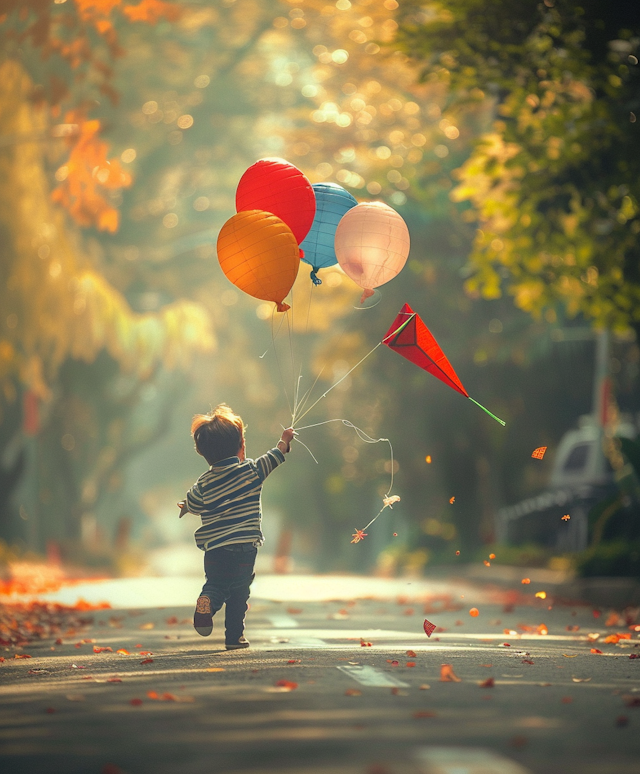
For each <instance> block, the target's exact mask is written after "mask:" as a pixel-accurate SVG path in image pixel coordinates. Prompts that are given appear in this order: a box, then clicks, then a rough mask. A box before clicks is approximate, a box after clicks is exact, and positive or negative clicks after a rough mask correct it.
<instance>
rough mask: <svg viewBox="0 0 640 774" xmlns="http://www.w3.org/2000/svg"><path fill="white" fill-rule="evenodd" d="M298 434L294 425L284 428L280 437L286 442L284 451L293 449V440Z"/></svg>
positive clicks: (281, 440) (282, 441)
mask: <svg viewBox="0 0 640 774" xmlns="http://www.w3.org/2000/svg"><path fill="white" fill-rule="evenodd" d="M295 434H296V431H295V430H294V429H293V428H292V427H288V428H287V429H286V430H283V432H282V437H281V438H280V442H281V443H283V444H284V446H285V450H284V453H285V454H286V453H287V452H289V451H291V441H292V440H293V436H294V435H295Z"/></svg>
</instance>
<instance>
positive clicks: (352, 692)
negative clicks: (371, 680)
mask: <svg viewBox="0 0 640 774" xmlns="http://www.w3.org/2000/svg"><path fill="white" fill-rule="evenodd" d="M344 695H345V696H362V691H359V690H358V689H357V688H347V690H346V691H345V692H344Z"/></svg>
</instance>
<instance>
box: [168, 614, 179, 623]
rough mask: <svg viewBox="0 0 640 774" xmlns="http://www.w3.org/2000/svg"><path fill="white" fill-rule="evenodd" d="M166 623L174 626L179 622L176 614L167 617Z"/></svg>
mask: <svg viewBox="0 0 640 774" xmlns="http://www.w3.org/2000/svg"><path fill="white" fill-rule="evenodd" d="M166 623H167V624H169V626H173V625H174V624H177V623H178V619H177V618H176V616H175V615H172V616H171V617H169V618H167V620H166Z"/></svg>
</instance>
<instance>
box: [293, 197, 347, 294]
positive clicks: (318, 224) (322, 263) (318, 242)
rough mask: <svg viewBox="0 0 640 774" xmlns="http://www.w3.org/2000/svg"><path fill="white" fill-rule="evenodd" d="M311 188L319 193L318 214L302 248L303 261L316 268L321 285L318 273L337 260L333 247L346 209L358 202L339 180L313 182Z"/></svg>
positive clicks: (313, 273) (316, 279) (313, 276)
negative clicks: (337, 181) (334, 181)
mask: <svg viewBox="0 0 640 774" xmlns="http://www.w3.org/2000/svg"><path fill="white" fill-rule="evenodd" d="M312 188H313V191H314V193H315V195H316V216H315V218H314V219H313V223H312V224H311V228H310V229H309V233H308V234H307V236H306V237H305V238H304V240H303V241H302V242H301V244H300V248H301V249H302V250H303V251H304V255H303V257H302V260H303V261H304V262H305V263H308V264H309V265H310V266H312V267H313V271H312V272H311V280H312V281H313V284H314V285H320V284H321V283H322V280H320V279H319V278H318V276H317V274H316V272H317V271H318V270H319V269H326V268H327V267H328V266H334V265H335V264H336V263H338V259H337V257H336V251H335V249H334V240H335V236H336V229H337V228H338V223H340V220H341V219H342V216H343V215H344V214H345V212H347V211H348V210H350V209H351V208H352V207H355V206H356V204H357V203H358V202H357V201H356V199H355V198H354V197H353V196H351V194H350V193H349V192H348V191H345V189H344V188H343V187H342V186H341V185H337V184H336V183H314V184H313V186H312Z"/></svg>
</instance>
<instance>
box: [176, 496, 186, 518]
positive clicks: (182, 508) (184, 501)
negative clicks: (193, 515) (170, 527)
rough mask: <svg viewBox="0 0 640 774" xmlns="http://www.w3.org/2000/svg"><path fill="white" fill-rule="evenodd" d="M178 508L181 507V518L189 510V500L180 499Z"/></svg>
mask: <svg viewBox="0 0 640 774" xmlns="http://www.w3.org/2000/svg"><path fill="white" fill-rule="evenodd" d="M176 504H177V506H178V508H180V515H179V516H178V518H179V519H181V518H182V517H183V516H184V515H185V513H188V511H187V501H186V500H180V502H179V503H176Z"/></svg>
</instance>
